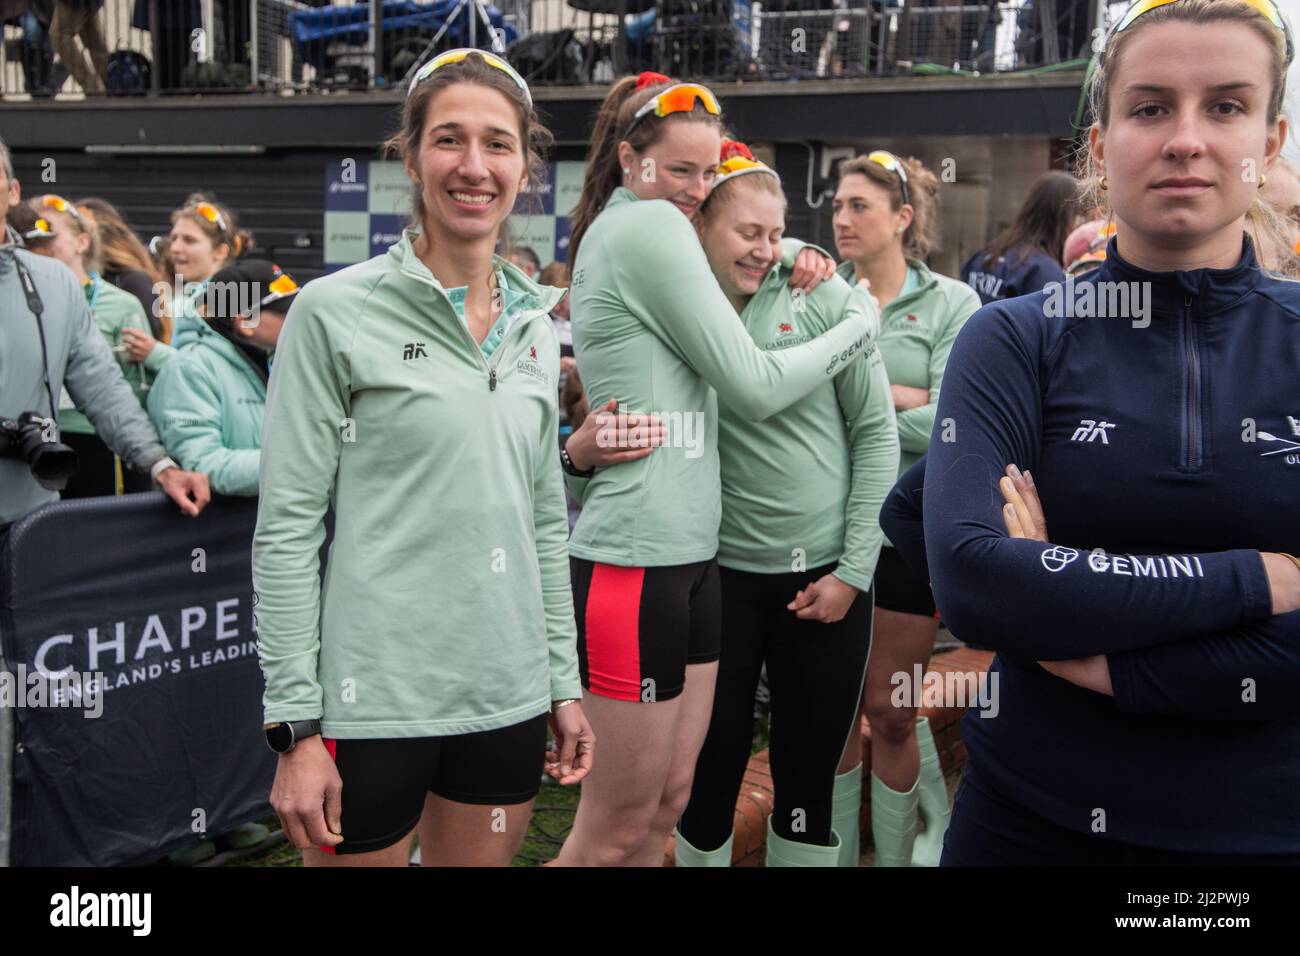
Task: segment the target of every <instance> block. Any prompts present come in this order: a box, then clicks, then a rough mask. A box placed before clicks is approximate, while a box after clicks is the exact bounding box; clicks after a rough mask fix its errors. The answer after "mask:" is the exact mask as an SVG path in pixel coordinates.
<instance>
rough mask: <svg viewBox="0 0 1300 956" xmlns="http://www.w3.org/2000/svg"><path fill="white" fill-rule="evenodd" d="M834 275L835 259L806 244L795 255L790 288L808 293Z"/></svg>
mask: <svg viewBox="0 0 1300 956" xmlns="http://www.w3.org/2000/svg"><path fill="white" fill-rule="evenodd" d="M833 275H835V260H834V259H828V258H826V256H824V255H822V254H821V253H820V252H818V251H817V250H816V249H813V248H811V247H809V246H805V247H804V248H803V249H801V250H800V251H799V255H798V256H796V257H795V260H794V272H792V273H791V274H790V288H792V289H800V290H802V291H803V292H805V293H808V292H811V291H812V290H813V289H815V288H817V287H818V286H819V285H821V284H822V283H823V282H825V281H826V280H827V279H829V278H830V277H831V276H833Z"/></svg>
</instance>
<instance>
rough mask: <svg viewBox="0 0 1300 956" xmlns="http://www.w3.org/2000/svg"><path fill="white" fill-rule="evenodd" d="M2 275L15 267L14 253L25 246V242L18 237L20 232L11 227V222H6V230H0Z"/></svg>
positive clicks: (0, 266)
mask: <svg viewBox="0 0 1300 956" xmlns="http://www.w3.org/2000/svg"><path fill="white" fill-rule="evenodd" d="M0 239H3V240H4V242H3V243H0V276H3V275H7V274H8V273H9V272H11V271H12V270H13V267H14V253H15V252H17V251H18V250H19V249H21V248H23V242H22V240H21V239H20V238H18V234H17V233H16V232H14V231H13V230H12V229H10V228H9V224H8V223H5V224H4V230H3V231H2V232H0Z"/></svg>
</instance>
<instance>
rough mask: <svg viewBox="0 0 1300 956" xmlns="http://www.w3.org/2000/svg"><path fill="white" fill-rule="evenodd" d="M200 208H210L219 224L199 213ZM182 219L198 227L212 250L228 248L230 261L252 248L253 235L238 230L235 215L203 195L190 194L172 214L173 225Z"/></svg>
mask: <svg viewBox="0 0 1300 956" xmlns="http://www.w3.org/2000/svg"><path fill="white" fill-rule="evenodd" d="M200 206H211V207H212V208H213V209H215V210H216V211H217V213H218V214H219V215H220V217H221V222H220V223H217V222H213V221H212V220H210V219H209V218H208V217H207V216H204V215H203V214H202V213H200V212H199V207H200ZM182 219H188V220H189V221H190V222H192V223H194V224H195V225H196V226H198V227H199V230H200V231H201V232H202V233H203V234H204V235H205V236H207V237H208V239H209V241H211V243H212V248H213V249H216V248H217V247H218V246H221V245H226V246H228V247H229V248H230V253H229V259H230V260H232V261H233V260H235V259H238V258H239V257H240V256H242V255H246V254H247V253H248V251H249V250H250V249H252V248H253V234H252V233H251V232H248V231H247V230H244V229H240V228H239V225H238V223H236V222H235V214H234V213H233V212H231V211H230V209H229V208H227V207H226V206H222V205H220V204H219V203H218V202H217V201H216V200H215V199H213V198H212V197H211V196H209V195H207V194H205V193H191V194H190V195H189V197H188V198H187V199H186V200H185V204H184V205H183V206H181V208H180V209H177V210H176V211H175V212H173V213H172V222H173V223H177V222H180V221H181V220H182ZM223 225H224V228H223Z"/></svg>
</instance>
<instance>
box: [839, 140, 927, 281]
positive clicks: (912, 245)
mask: <svg viewBox="0 0 1300 956" xmlns="http://www.w3.org/2000/svg"><path fill="white" fill-rule="evenodd" d="M895 158H896V159H897V160H898V161H899V162H900V163H902V164H903V168H904V169H905V170H907V198H908V199H909V200H910V205H911V207H912V222H911V223H910V224H909V225H908V227H907V229H906V230H905V231H904V232H903V258H904V259H907V260H908V261H916V262H924V261H925V260H926V258H927V257H928V256H929V255H930V251H931V250H932V249H934V248H935V246H936V245H937V242H936V238H935V237H936V233H937V231H938V228H939V227H938V222H937V220H938V216H939V177H938V176H936V175H935V174H934V173H932V172H930V170H928V169H926V168H925V166H924V165H922V163H921V161H920V160H919V159H916V158H915V157H913V156H908V157H903V156H897V157H895ZM852 173H857V174H858V175H860V176H865V177H866V178H867V179H868V180H869V181H870V182H873V183H875V184H876V185H877V186H879V187H881V188H882V189H884V190H885V191H886V192H887V193H889V208H890V209H891V210H893V211H894V212H898V211H899V210H900V209H902V208H903V185H902V180H900V179H899V177H898V174H897V173H894V172H891V171H890V170H888V169H886V168H885V167H884V166H881V165H880V164H879V163H876V162H873V161H872V160H870V159H868V158H867V157H866V156H865V155H863V156H855V157H853V159H850V160H848V161H847V162H845V163H844V164H843V165H842V166H841V167H840V179H841V180H842V179H843V178H844V177H845V176H848V175H850V174H852Z"/></svg>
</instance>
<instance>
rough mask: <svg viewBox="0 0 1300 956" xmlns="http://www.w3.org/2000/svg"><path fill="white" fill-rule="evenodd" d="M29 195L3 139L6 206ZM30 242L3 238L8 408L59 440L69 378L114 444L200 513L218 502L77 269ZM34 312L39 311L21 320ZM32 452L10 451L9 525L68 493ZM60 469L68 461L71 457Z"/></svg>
mask: <svg viewBox="0 0 1300 956" xmlns="http://www.w3.org/2000/svg"><path fill="white" fill-rule="evenodd" d="M21 200H22V188H21V186H20V185H19V183H18V180H17V179H16V178H15V177H14V168H13V160H12V159H11V158H10V156H9V150H8V149H7V148H6V146H5V144H4V142H3V140H0V214H3V216H4V218H5V219H6V220H7V218H8V212H9V208H10V206H11V205H14V204H16V203H19V202H21ZM47 225H48V223H47ZM42 231H43V232H47V233H53V232H54V231H55V230H54V229H52V228H47V229H44V230H42ZM22 242H23V239H22V237H21V236H19V235H16V234H14V233H11V232H10V231H9V229H8V225H7V224H6V235H5V237H4V239H3V241H0V318H3V319H5V320H9V319H13V320H15V321H0V356H3V358H4V360H5V368H4V374H3V375H0V414H3V415H4V416H6V417H16V416H22V415H24V414H25V413H29V412H30V413H31V415H32V416H35V417H36V421H35V422H33V421H32V420H31V418H28V419H27V422H28V424H27V425H26V426H24V427H25V428H26V429H28V431H29V433H30V429H31V428H33V427H36V426H37V425H38V424H39V425H40V427H41V429H42V444H48V443H51V442H57V441H58V436H57V427H56V426H55V423H54V421H53V419H55V418H56V417H57V416H58V406H59V401H58V399H56V398H55V397H54V396H55V395H57V394H62V392H63V389H64V386H65V384H66V386H67V389H68V393H69V394H70V395H71V396H72V398H73V400H74V401H76V402H77V403H78V404H79V405H80V406H81V409H82V410H83V411H84V412H86V414H87V415H88V416H89V418H90V420H91V421H92V422H93V423H94V424H95V427H96V429H97V430H98V431H99V432H100V434H101V436H102V437H103V438H104V440H105V441H106V442H107V444H108V446H109V447H110V448H112V449H113V451H114V452H115V453H116V454H118V455H120V456H121V457H122V459H123V460H126V461H129V462H131V463H132V464H133V465H135V466H136V467H138V468H139V469H140V470H142V471H148V472H150V474H151V475H152V476H153V478H154V480H155V481H157V482H158V484H160V485H161V486H162V489H163V491H164V492H166V493H167V495H168V496H169V497H171V498H172V500H173V501H175V502H176V503H177V504H178V505H180V507H181V509H182V510H183V511H184V512H185V513H186V514H188V515H190V516H194V515H197V514H198V513H199V512H200V511H201V510H203V507H204V506H205V505H206V504H207V502H208V497H209V489H208V480H207V478H206V477H205V476H203V475H198V474H194V473H192V472H186V471H182V470H181V469H180V468H178V467H176V463H175V462H174V461H172V460H171V459H170V458H168V457H167V453H166V451H165V449H164V448H163V446H162V444H161V443H160V442H159V441H158V434H157V432H156V431H154V427H153V424H152V423H151V422H150V421H149V416H148V415H147V414H145V411H144V409H143V408H141V407H140V404H139V402H138V401H137V399H136V397H135V395H134V394H133V393H132V391H131V387H130V385H128V384H127V382H126V380H125V379H123V377H122V371H121V369H120V368H119V367H118V365H117V363H116V362H114V361H113V353H112V352H111V351H109V348H108V345H107V344H105V342H104V340H103V338H102V337H101V336H100V335H98V334H97V331H98V330H97V329H96V327H95V320H94V318H93V317H92V316H91V314H90V309H89V308H87V305H86V298H85V293H84V292H83V291H82V289H81V287H80V285H79V284H78V282H77V279H76V276H75V275H74V274H73V273H72V272H71V271H70V270H69V269H68V267H67V266H65V265H63V264H62V263H60V262H56V261H55V260H54V259H51V258H47V257H45V256H39V255H36V254H34V253H33V252H31V251H30V250H28V249H25V248H23V247H22ZM131 301H132V302H134V300H131ZM24 315H26V316H27V317H28V318H29V319H31V320H32V321H17V320H19V319H21V318H22V317H23V316H24ZM47 413H48V414H47ZM47 430H48V431H50V432H53V433H54V434H53V436H52V437H48V438H47V437H44V433H45V432H46V431H47ZM11 447H12V446H11ZM51 452H52V453H53V454H55V455H57V456H58V458H59V460H60V461H61V460H62V459H63V458H66V455H64V454H63V452H62V449H57V448H56V449H52V450H51V449H47V450H46V452H45V453H51ZM26 457H27V456H26V455H24V454H18V455H14V454H12V453H11V454H10V455H9V456H3V457H0V531H3V528H4V526H5V525H7V524H9V523H11V522H14V521H17V520H18V519H19V518H22V517H23V516H24V515H27V514H30V513H31V512H32V511H35V510H36V509H37V508H40V507H42V506H43V505H45V504H48V503H49V502H52V501H57V500H58V498H59V491H60V490H61V488H62V484H61V483H60V482H61V479H62V477H63V475H62V474H54V475H51V474H49V473H42V472H41V471H40V469H38V471H37V472H33V471H32V464H33V462H30V461H28V460H24V459H25V458H26ZM56 463H57V462H56ZM58 470H59V471H63V468H62V466H61V465H60V467H59V469H58Z"/></svg>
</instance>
